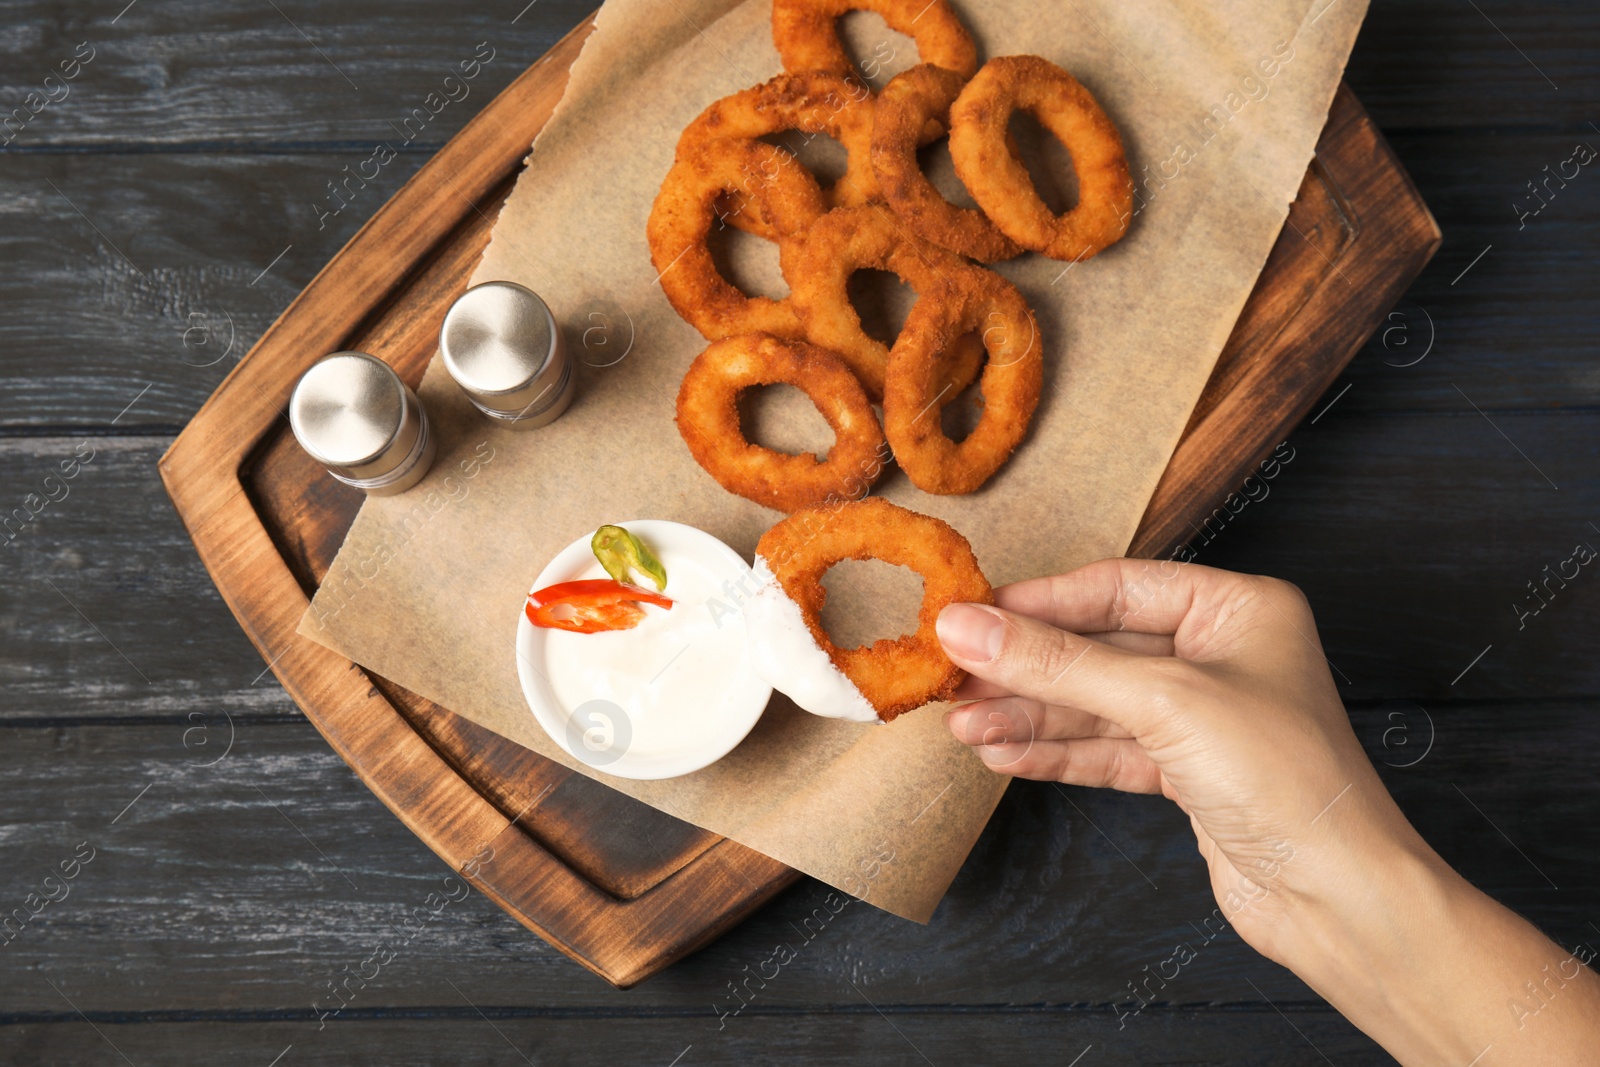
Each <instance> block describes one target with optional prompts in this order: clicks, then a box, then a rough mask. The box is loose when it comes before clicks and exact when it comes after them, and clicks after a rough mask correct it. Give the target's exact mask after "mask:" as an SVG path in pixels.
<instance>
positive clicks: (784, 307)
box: [645, 140, 825, 341]
mask: <svg viewBox="0 0 1600 1067" xmlns="http://www.w3.org/2000/svg"><path fill="white" fill-rule="evenodd" d="M726 192H732V193H736V194H739V195H740V196H743V197H747V198H750V199H753V200H754V201H755V202H757V203H759V204H760V210H761V217H762V218H763V219H765V220H767V221H768V222H769V223H770V224H771V225H772V227H773V228H774V229H775V230H776V231H777V233H778V235H779V236H780V237H783V236H787V235H788V234H791V233H793V232H795V231H796V230H798V229H800V228H802V227H804V226H807V225H809V224H810V223H812V222H813V221H815V220H816V219H817V218H819V217H821V215H822V213H823V211H824V210H825V208H824V205H823V202H822V190H820V189H819V188H817V182H816V179H815V178H813V177H812V176H811V173H810V172H809V171H808V170H806V169H805V168H804V167H802V166H801V165H800V162H799V161H798V160H797V159H795V157H794V156H793V155H791V154H790V153H788V152H785V151H784V150H783V149H781V148H775V147H773V146H772V145H769V144H766V143H764V142H761V141H737V140H715V141H709V142H707V143H705V144H702V145H698V146H696V147H694V148H692V149H689V150H688V151H686V152H685V153H684V155H683V156H682V158H680V159H679V160H678V161H677V162H676V163H674V164H673V165H672V169H671V170H670V171H668V172H667V177H666V180H664V181H663V182H662V183H661V192H660V193H659V194H658V195H657V196H656V201H655V205H654V206H653V207H652V208H651V209H650V221H649V223H648V225H647V226H646V229H645V232H646V235H647V237H648V238H649V241H650V260H651V262H652V263H654V264H655V268H656V270H657V271H658V272H659V274H660V282H661V291H662V292H663V293H665V294H666V296H667V300H669V301H670V302H671V303H672V306H673V308H674V309H675V310H676V311H677V312H678V314H679V315H681V316H683V318H684V320H685V321H686V322H688V323H689V324H690V325H691V326H693V327H694V328H695V329H697V330H699V331H700V332H701V334H703V335H704V336H705V337H706V339H707V340H712V341H715V340H718V339H719V338H723V337H732V336H735V335H737V334H744V333H770V334H774V335H776V336H779V337H792V338H801V337H804V336H805V332H804V330H803V329H802V328H801V325H800V316H799V314H798V313H797V312H796V311H795V309H794V307H793V306H792V305H791V304H790V303H789V301H788V300H787V299H785V300H773V299H771V298H770V297H765V296H747V295H746V294H744V293H742V292H740V291H739V290H738V289H736V288H735V287H734V286H733V285H732V284H730V283H729V282H728V280H727V279H726V278H724V277H723V276H722V275H721V273H719V272H718V270H717V266H716V263H715V262H713V260H712V258H711V249H710V247H709V245H708V244H707V243H706V238H707V237H708V236H709V235H710V233H711V227H712V226H713V225H715V224H716V223H717V220H718V218H719V216H718V215H717V211H716V201H717V198H718V197H719V196H720V195H721V194H723V193H726Z"/></svg>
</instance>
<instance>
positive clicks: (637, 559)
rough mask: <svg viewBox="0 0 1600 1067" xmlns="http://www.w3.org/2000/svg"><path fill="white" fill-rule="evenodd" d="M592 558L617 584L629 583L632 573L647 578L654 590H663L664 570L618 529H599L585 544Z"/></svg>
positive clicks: (614, 527) (642, 547) (658, 561)
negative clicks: (591, 553)
mask: <svg viewBox="0 0 1600 1067" xmlns="http://www.w3.org/2000/svg"><path fill="white" fill-rule="evenodd" d="M589 547H590V548H591V549H593V551H594V558H595V559H597V560H599V561H600V566H602V567H604V568H605V569H606V573H607V574H609V575H611V577H613V578H615V579H616V580H617V581H619V582H631V581H633V572H634V571H637V572H638V573H640V574H643V575H648V576H649V578H650V580H651V581H652V582H654V583H655V584H656V588H657V589H661V590H664V589H666V587H667V569H666V568H665V567H663V566H662V565H661V561H660V560H659V559H657V558H656V554H655V553H654V552H652V551H650V550H649V549H648V548H646V547H645V544H644V542H643V541H641V540H639V539H638V538H637V537H635V536H633V534H631V533H629V532H628V531H627V530H625V529H623V528H622V527H621V526H602V527H600V529H598V530H596V531H595V532H594V538H593V539H592V540H591V541H590V542H589Z"/></svg>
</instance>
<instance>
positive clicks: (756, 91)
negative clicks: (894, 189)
mask: <svg viewBox="0 0 1600 1067" xmlns="http://www.w3.org/2000/svg"><path fill="white" fill-rule="evenodd" d="M872 110H873V95H872V91H871V90H870V89H868V88H867V87H866V86H865V85H863V84H862V83H861V82H859V81H854V80H851V79H849V78H844V77H841V76H839V75H837V74H831V73H828V72H827V71H821V70H808V71H799V72H795V73H784V74H779V75H778V76H777V77H775V78H772V79H769V80H768V81H765V82H762V83H761V84H760V85H756V86H752V87H751V88H749V89H745V90H743V91H741V92H737V93H734V94H733V95H732V96H725V97H723V98H722V99H721V100H718V101H717V102H716V103H714V104H712V105H711V106H710V107H708V108H706V109H705V110H704V111H702V112H701V113H700V114H699V115H698V116H697V117H696V118H695V120H694V121H693V122H691V123H689V125H688V126H686V127H685V128H684V131H683V133H682V135H681V136H680V137H679V138H678V158H680V159H681V158H682V157H683V156H684V154H685V153H686V152H689V151H692V150H693V149H695V148H696V147H698V146H700V145H703V144H705V143H706V142H707V141H714V140H721V139H735V140H745V141H754V140H757V139H758V138H761V137H766V136H768V135H770V134H775V133H782V132H784V131H786V130H796V131H798V132H800V133H805V134H811V135H826V136H828V137H831V138H833V139H834V140H835V141H838V142H839V143H840V144H841V145H843V146H844V149H845V152H846V153H847V156H848V161H847V163H846V167H845V172H844V174H843V175H842V176H841V177H840V178H839V180H838V181H836V182H834V183H833V184H832V185H831V186H828V187H827V188H825V189H823V199H824V201H825V202H826V203H827V204H828V205H829V206H833V207H839V206H850V205H854V204H865V203H869V202H870V201H873V200H879V199H882V193H881V192H880V191H879V189H878V179H877V176H876V175H875V174H874V173H873V170H872ZM737 196H738V194H733V195H732V196H731V197H730V200H736V198H737ZM730 206H731V210H730V211H729V212H728V219H729V221H730V222H731V223H732V224H733V225H735V226H737V227H739V228H740V229H743V230H748V231H749V232H751V233H755V234H757V235H759V236H761V237H767V238H775V237H776V236H777V235H776V233H775V231H774V230H773V228H772V226H771V224H769V223H768V222H767V221H766V220H765V219H763V218H761V217H760V214H759V211H760V205H759V202H757V203H753V204H750V205H747V206H744V207H743V209H742V210H741V209H740V205H739V204H738V203H732V204H731V205H730Z"/></svg>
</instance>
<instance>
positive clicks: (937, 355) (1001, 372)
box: [883, 272, 1044, 494]
mask: <svg viewBox="0 0 1600 1067" xmlns="http://www.w3.org/2000/svg"><path fill="white" fill-rule="evenodd" d="M973 330H978V331H981V333H982V335H983V344H984V348H985V349H987V350H988V353H989V362H988V363H987V364H985V366H984V368H983V376H982V377H981V378H980V379H979V387H980V388H981V389H982V390H983V415H982V417H981V418H980V419H979V420H978V425H977V426H976V427H975V428H974V429H973V431H972V432H971V433H970V434H968V435H967V437H966V439H965V440H963V441H962V442H961V443H960V444H957V443H956V442H954V441H952V440H950V438H948V437H946V436H945V433H944V427H943V426H942V424H941V422H940V418H939V416H940V412H941V411H942V410H943V409H944V407H945V405H946V404H948V403H949V402H950V401H951V400H953V399H955V394H954V393H951V392H949V391H948V390H944V389H942V387H941V384H940V362H941V353H943V352H945V351H947V350H948V349H949V347H950V345H951V342H952V341H954V340H955V339H956V338H958V337H960V336H962V335H964V334H966V333H969V332H971V331H973ZM1043 384H1044V352H1043V346H1042V344H1041V343H1040V339H1039V324H1038V322H1037V321H1036V320H1035V319H1034V317H1033V312H1032V311H1031V310H1030V309H1029V308H1028V304H1027V302H1026V301H1025V300H1023V298H1022V294H1021V293H1019V292H1017V290H1016V288H1015V287H1014V286H1013V285H1012V284H1011V283H1010V282H1008V281H1006V280H1005V279H1004V278H1002V277H1000V276H999V275H998V274H994V273H992V272H990V273H989V274H988V277H987V278H986V279H984V281H983V284H972V285H967V284H963V285H953V284H949V283H946V284H945V285H944V286H943V291H942V292H937V293H931V294H929V296H928V297H927V298H926V299H923V300H919V301H917V306H916V307H914V308H912V309H911V314H910V315H908V316H907V317H906V324H905V327H904V328H903V329H901V331H900V339H899V340H898V341H896V342H895V345H894V348H893V349H891V350H890V352H889V369H888V372H887V374H886V375H885V377H884V387H883V426H884V431H885V433H886V434H887V435H888V438H889V445H890V447H892V448H893V449H894V456H895V461H896V462H897V463H899V464H900V469H901V470H903V471H905V472H906V477H908V478H910V479H911V482H912V484H913V485H915V486H916V487H917V488H919V489H922V490H925V491H926V492H929V493H940V494H953V493H970V492H972V491H973V490H975V489H977V488H978V487H979V486H981V485H982V484H983V483H984V482H986V481H987V480H988V479H989V476H990V475H992V474H994V472H995V471H997V470H999V469H1000V467H1001V465H1002V464H1004V463H1005V461H1006V459H1007V457H1009V456H1010V455H1011V453H1012V452H1013V451H1014V450H1015V449H1016V447H1017V445H1018V444H1020V443H1021V442H1022V438H1023V437H1024V436H1025V435H1026V434H1027V432H1028V423H1029V421H1030V420H1031V419H1032V418H1033V410H1034V408H1035V407H1037V406H1038V403H1039V393H1040V390H1041V389H1042V387H1043Z"/></svg>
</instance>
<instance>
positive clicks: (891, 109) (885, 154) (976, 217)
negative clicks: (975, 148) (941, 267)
mask: <svg viewBox="0 0 1600 1067" xmlns="http://www.w3.org/2000/svg"><path fill="white" fill-rule="evenodd" d="M963 81H964V79H963V78H962V77H961V76H959V75H957V74H955V73H953V72H951V71H949V70H945V69H943V68H941V67H937V66H931V65H929V64H926V63H924V64H923V65H921V66H918V67H912V68H911V69H910V70H906V71H902V72H901V73H899V74H897V75H896V76H895V77H894V80H893V81H891V82H889V84H888V85H886V86H884V88H883V91H882V92H881V93H879V94H878V104H877V108H876V114H875V116H874V119H873V127H872V168H873V170H874V171H876V172H877V175H878V184H879V185H880V186H881V187H882V189H883V195H884V199H886V200H887V201H888V202H889V206H890V207H892V208H894V210H895V213H896V214H897V215H899V216H900V217H901V218H902V219H904V220H905V221H906V225H908V226H910V227H911V229H912V230H913V231H914V232H915V233H916V235H917V236H918V237H921V238H922V239H923V240H924V241H931V242H933V243H934V244H936V245H939V246H940V247H941V248H948V249H950V250H951V251H952V252H959V253H960V254H961V255H963V256H968V257H970V258H972V259H975V260H977V261H978V262H980V263H994V262H996V261H998V260H1002V259H1011V258H1012V257H1014V256H1019V255H1021V254H1022V246H1021V245H1019V244H1018V243H1017V242H1015V241H1013V240H1012V239H1011V238H1009V237H1007V236H1006V235H1005V234H1003V233H1001V232H1000V230H999V229H998V228H996V227H995V224H994V223H992V222H990V221H989V219H988V218H987V217H986V216H985V215H984V213H983V212H982V211H979V210H977V209H976V208H970V207H957V206H956V205H954V204H952V203H950V201H948V200H946V199H945V198H944V196H943V194H941V193H940V192H939V190H937V189H935V188H934V187H933V183H932V182H930V181H929V180H928V178H927V175H925V174H923V173H922V164H921V163H920V162H918V160H917V149H918V148H920V147H922V146H923V145H925V144H929V143H931V142H932V141H933V140H934V139H935V137H936V135H937V132H938V131H939V130H940V127H941V126H942V124H943V123H945V122H946V121H947V118H948V115H949V111H950V105H951V104H953V103H954V102H955V100H956V98H957V97H958V96H959V95H960V93H961V86H962V84H963ZM1001 140H1002V142H1004V140H1005V138H1004V137H1003V136H1002V138H1001Z"/></svg>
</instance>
